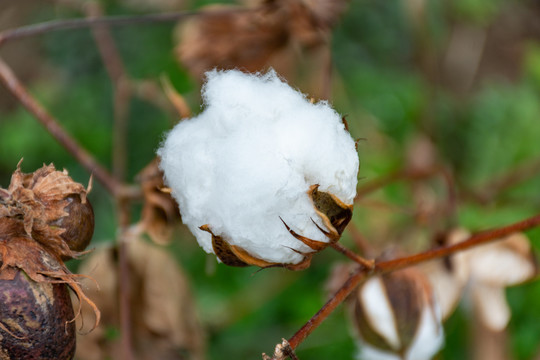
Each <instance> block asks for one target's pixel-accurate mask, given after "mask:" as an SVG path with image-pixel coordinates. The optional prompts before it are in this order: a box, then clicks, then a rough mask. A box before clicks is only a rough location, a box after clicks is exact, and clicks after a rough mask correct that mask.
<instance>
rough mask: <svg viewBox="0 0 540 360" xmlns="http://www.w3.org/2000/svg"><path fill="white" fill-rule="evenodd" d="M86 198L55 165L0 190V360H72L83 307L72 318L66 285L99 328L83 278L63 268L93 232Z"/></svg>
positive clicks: (20, 177) (22, 176)
mask: <svg viewBox="0 0 540 360" xmlns="http://www.w3.org/2000/svg"><path fill="white" fill-rule="evenodd" d="M86 193H87V191H86V189H85V188H84V187H83V186H82V185H81V184H78V183H76V182H74V181H73V180H72V179H71V178H70V177H69V176H68V175H67V172H66V171H62V172H60V171H56V170H55V169H54V166H53V165H49V166H43V167H42V168H41V169H38V170H37V171H35V172H34V173H32V174H24V173H22V172H21V171H20V168H17V170H16V171H15V172H14V173H13V176H12V178H11V183H10V186H9V188H8V189H2V188H0V304H1V306H0V359H61V360H63V359H72V358H73V356H74V355H73V354H74V351H75V328H74V320H75V318H76V317H77V316H78V315H79V313H80V307H79V311H77V314H76V315H74V313H73V307H72V305H71V300H70V297H69V294H68V291H67V287H66V285H67V286H69V287H70V288H71V289H72V290H73V292H74V293H75V294H76V296H77V298H78V299H79V300H80V302H83V301H84V302H86V303H88V305H89V306H90V307H91V308H92V309H93V311H94V314H95V316H96V317H95V324H94V325H97V324H98V323H99V318H100V313H99V310H98V309H97V307H96V306H95V304H94V303H93V302H92V301H91V300H90V299H88V298H87V297H86V295H85V294H84V293H83V291H82V289H81V287H80V285H79V283H78V281H77V280H78V277H80V276H79V275H76V274H72V273H71V272H70V271H69V270H68V269H67V268H66V266H65V265H64V263H63V262H62V260H63V259H65V258H71V257H74V256H76V255H77V254H78V251H79V250H82V249H83V248H84V246H86V244H87V243H88V241H89V237H91V233H92V232H93V222H94V220H93V212H92V207H91V205H90V204H89V202H88V201H87V199H86ZM75 230H76V231H75ZM81 232H82V233H84V236H80V235H81ZM89 234H90V235H89Z"/></svg>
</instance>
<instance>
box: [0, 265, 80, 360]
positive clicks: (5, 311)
mask: <svg viewBox="0 0 540 360" xmlns="http://www.w3.org/2000/svg"><path fill="white" fill-rule="evenodd" d="M0 304H2V306H0V359H5V360H21V359H43V360H45V359H51V360H52V359H55V360H69V359H72V358H73V356H74V354H75V323H74V322H73V321H72V320H73V318H74V314H73V308H72V305H71V299H70V297H69V293H68V290H67V287H66V285H65V284H52V283H37V282H35V281H33V280H31V279H30V278H28V276H27V275H26V274H25V273H24V272H22V271H18V272H17V273H16V275H15V277H14V278H13V279H12V280H0Z"/></svg>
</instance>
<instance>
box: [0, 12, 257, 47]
mask: <svg viewBox="0 0 540 360" xmlns="http://www.w3.org/2000/svg"><path fill="white" fill-rule="evenodd" d="M255 9H256V8H235V9H223V10H217V11H211V12H206V11H201V10H194V11H182V12H172V13H163V14H148V15H141V16H129V15H123V16H106V17H100V18H85V19H67V20H53V21H47V22H43V23H39V24H33V25H28V26H23V27H18V28H14V29H8V30H4V31H2V32H0V46H2V45H4V44H5V43H6V42H7V41H11V40H15V39H21V38H24V37H29V36H36V35H40V34H44V33H48V32H51V31H59V30H70V29H71V30H72V29H84V28H88V27H90V26H95V25H108V26H126V25H137V24H152V23H159V22H174V21H179V20H184V19H186V18H189V17H192V16H209V17H211V16H221V15H223V14H228V13H238V12H243V11H253V10H255ZM257 9H260V8H257Z"/></svg>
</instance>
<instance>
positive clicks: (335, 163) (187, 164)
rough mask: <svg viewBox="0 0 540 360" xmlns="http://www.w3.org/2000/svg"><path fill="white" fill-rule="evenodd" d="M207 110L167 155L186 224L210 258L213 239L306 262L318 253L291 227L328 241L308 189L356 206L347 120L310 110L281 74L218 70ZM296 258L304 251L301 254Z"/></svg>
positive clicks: (210, 77) (172, 137) (165, 166)
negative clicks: (313, 252)
mask: <svg viewBox="0 0 540 360" xmlns="http://www.w3.org/2000/svg"><path fill="white" fill-rule="evenodd" d="M202 94H203V101H204V105H205V108H204V111H203V112H202V113H201V114H199V115H198V116H197V117H195V118H192V119H188V120H184V121H182V122H180V123H179V124H178V125H177V126H176V127H175V128H174V129H173V130H172V131H171V132H170V133H169V134H168V135H167V137H166V140H165V141H164V142H163V144H162V147H161V148H160V149H159V150H158V155H159V156H160V157H161V165H160V166H161V168H162V170H163V172H164V174H165V182H166V184H167V185H168V186H170V187H171V189H172V194H173V196H174V197H175V199H176V200H177V202H178V204H179V207H180V212H181V214H182V220H183V221H184V223H185V224H187V225H188V227H189V228H190V230H191V231H192V232H193V233H194V234H195V236H196V237H197V240H198V242H199V244H200V245H201V246H202V247H203V249H204V250H205V251H207V252H213V248H212V235H211V234H210V233H209V232H206V231H202V230H200V229H199V227H200V226H203V225H208V227H209V228H210V230H211V231H212V234H214V235H217V236H220V237H222V238H223V239H224V240H226V241H227V242H228V243H229V244H232V245H236V246H239V247H241V248H242V249H243V250H245V251H247V252H248V253H249V254H250V255H251V256H254V257H256V258H259V259H262V260H265V261H268V262H272V263H279V264H297V263H299V262H301V261H302V260H303V259H304V255H302V254H300V253H298V252H297V251H299V252H302V253H306V254H307V253H310V252H312V251H313V250H312V249H311V248H310V247H309V246H307V245H305V244H304V243H303V242H301V241H299V240H298V239H296V238H295V237H294V236H292V235H291V233H289V231H288V230H287V229H286V227H285V226H284V225H283V223H282V220H283V221H284V222H285V223H286V224H287V225H288V226H290V228H291V229H292V230H293V231H294V232H296V233H297V234H300V235H302V236H305V237H307V238H309V239H312V240H316V241H320V242H328V241H329V239H328V238H327V237H326V236H325V235H324V234H323V233H322V232H321V231H320V230H319V229H318V228H317V226H316V225H315V224H314V223H313V222H312V221H311V219H313V221H314V222H316V223H317V224H318V225H319V226H320V227H321V228H323V229H324V228H325V227H324V223H323V220H322V219H321V217H320V216H319V215H318V214H317V212H316V209H315V207H314V204H313V202H312V200H311V199H310V196H309V194H308V190H309V189H310V186H312V185H316V184H317V185H319V190H320V191H324V192H328V193H331V194H333V195H335V196H336V197H337V198H338V199H339V200H341V201H342V202H343V203H345V204H352V201H353V199H354V196H355V195H356V183H357V172H358V156H357V153H356V149H355V145H354V141H353V140H352V138H351V136H350V135H349V133H348V132H347V131H346V129H345V127H344V124H343V122H342V120H341V117H340V116H339V114H337V113H336V112H335V111H334V110H333V109H331V108H330V106H329V105H328V104H327V103H325V102H321V103H317V104H312V103H310V102H309V101H308V100H307V99H306V97H305V96H304V95H302V94H301V93H300V92H298V91H296V90H294V89H292V88H291V87H290V86H289V85H287V84H286V83H285V82H283V81H282V80H281V79H280V78H279V77H278V76H277V74H276V73H275V72H273V71H270V72H268V73H266V74H263V75H252V74H245V73H242V72H239V71H235V70H231V71H223V72H218V71H212V72H209V73H207V82H206V84H205V85H204V87H203V90H202ZM295 250H296V251H295Z"/></svg>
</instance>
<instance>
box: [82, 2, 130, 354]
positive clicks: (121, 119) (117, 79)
mask: <svg viewBox="0 0 540 360" xmlns="http://www.w3.org/2000/svg"><path fill="white" fill-rule="evenodd" d="M84 12H85V14H86V15H87V17H88V18H90V19H92V18H99V17H103V15H104V14H103V10H102V8H101V5H100V4H99V3H97V2H90V3H88V4H87V5H86V6H84ZM91 31H92V35H93V37H94V41H95V42H96V45H97V47H98V50H99V53H100V55H101V59H102V61H103V64H104V65H105V69H106V70H107V73H108V75H109V78H110V79H111V82H112V85H113V89H114V91H113V93H114V95H113V96H114V127H113V153H112V154H113V155H112V156H113V159H112V163H113V174H114V176H115V178H116V179H118V180H120V181H124V180H125V177H126V172H127V141H126V137H127V126H128V119H129V105H130V102H131V96H132V91H131V85H130V84H131V80H130V79H129V78H128V76H127V72H126V70H125V66H124V62H123V60H122V57H121V56H120V52H119V51H118V48H117V46H116V43H115V41H114V39H113V36H112V34H111V32H110V29H109V26H107V25H104V24H101V25H93V26H92V27H91ZM129 212H130V207H129V204H128V203H127V202H126V201H124V200H122V199H118V201H117V213H118V219H119V228H120V233H121V235H120V236H119V239H118V240H119V241H118V249H119V251H118V267H119V269H118V274H119V277H120V279H121V281H119V282H118V293H119V302H120V345H121V349H122V352H121V356H122V359H123V360H132V359H134V358H135V357H134V354H133V346H132V332H131V328H132V319H131V314H132V312H131V288H130V284H131V271H130V268H129V264H128V258H127V256H128V249H127V247H128V246H130V244H129V243H128V241H127V240H128V239H127V237H126V235H125V233H126V231H127V228H128V226H129V222H130V215H129Z"/></svg>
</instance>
